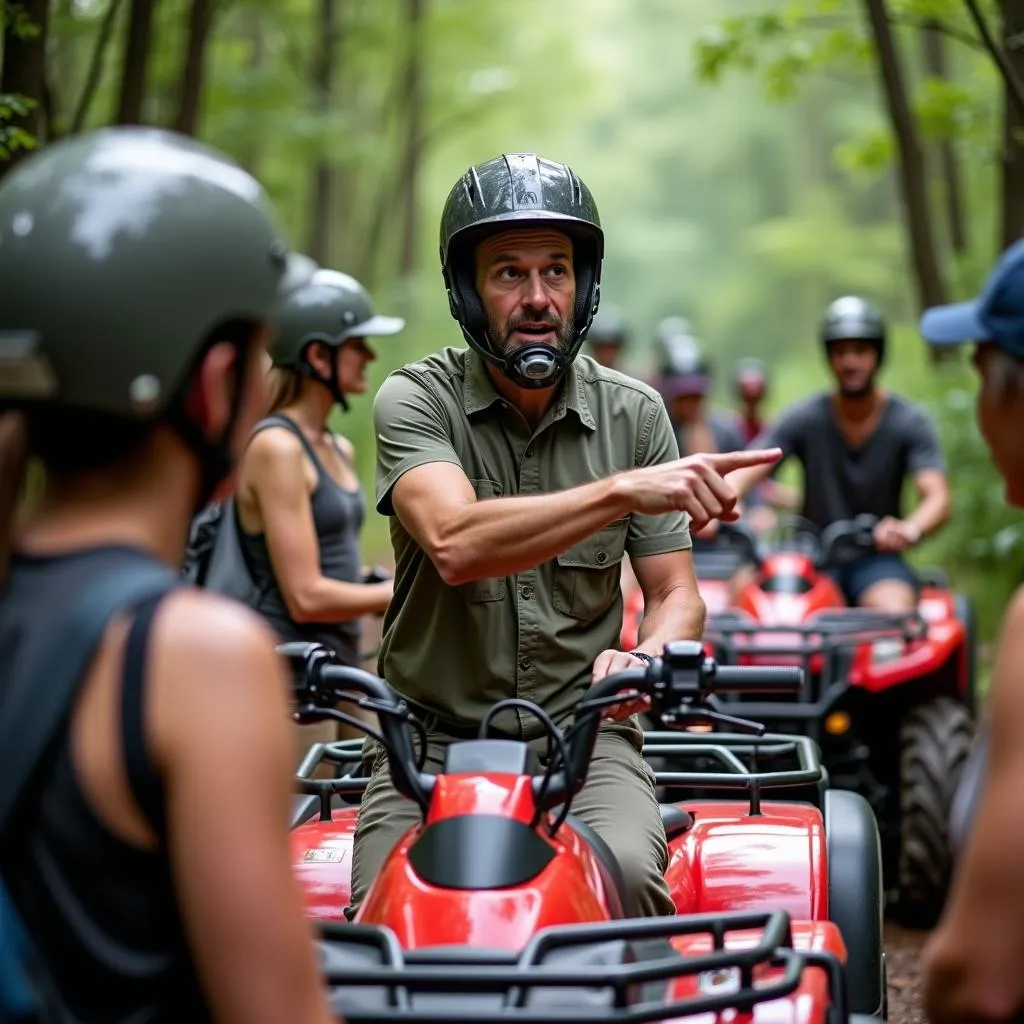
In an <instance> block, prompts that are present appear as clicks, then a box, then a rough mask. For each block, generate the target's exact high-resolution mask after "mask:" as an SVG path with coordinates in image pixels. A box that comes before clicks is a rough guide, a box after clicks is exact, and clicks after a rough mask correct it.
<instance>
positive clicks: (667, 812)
mask: <svg viewBox="0 0 1024 1024" xmlns="http://www.w3.org/2000/svg"><path fill="white" fill-rule="evenodd" d="M659 806H660V807H661V823H662V825H664V826H665V838H666V839H667V840H668V841H669V842H672V840H673V839H675V838H676V837H677V836H681V835H682V834H683V833H684V832H689V831H690V829H691V828H692V827H693V815H692V814H691V813H690V812H689V811H687V810H684V809H683V808H682V807H677V806H676V805H675V804H660V805H659Z"/></svg>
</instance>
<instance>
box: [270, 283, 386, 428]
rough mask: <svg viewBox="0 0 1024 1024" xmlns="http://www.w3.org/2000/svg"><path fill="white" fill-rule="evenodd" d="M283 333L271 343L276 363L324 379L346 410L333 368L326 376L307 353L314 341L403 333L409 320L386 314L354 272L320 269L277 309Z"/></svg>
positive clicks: (339, 342)
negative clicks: (318, 371) (375, 304)
mask: <svg viewBox="0 0 1024 1024" xmlns="http://www.w3.org/2000/svg"><path fill="white" fill-rule="evenodd" d="M276 319H277V323H278V327H279V328H280V333H279V334H278V336H277V340H276V341H275V342H274V344H273V345H272V346H271V348H270V356H271V359H273V362H274V365H275V366H282V367H286V368H288V369H292V370H296V371H298V372H299V373H302V374H305V375H306V376H308V377H312V378H313V379H314V380H318V381H319V382H320V383H321V384H323V385H324V386H325V387H326V388H327V389H328V390H329V391H330V392H331V395H332V396H333V397H334V399H335V400H336V401H337V402H338V403H339V404H340V405H341V407H342V408H343V409H346V410H347V409H348V402H347V401H346V399H345V395H344V392H342V390H341V387H340V385H339V383H338V378H337V368H336V367H333V368H332V370H331V375H330V377H329V378H327V379H326V380H325V379H323V378H322V377H320V375H319V374H318V373H317V372H316V371H315V370H314V369H313V367H312V366H311V365H310V364H309V361H308V360H307V358H306V354H307V351H308V349H309V346H310V345H312V344H313V343H314V342H322V343H323V344H325V345H329V346H331V347H332V348H333V347H336V346H340V345H343V344H344V343H345V342H346V341H348V340H349V339H350V338H369V337H383V336H386V335H391V334H397V333H398V332H399V331H401V330H402V328H403V327H405V321H404V320H403V319H402V318H401V317H397V316H380V315H379V314H378V313H377V312H376V311H375V310H374V308H373V302H372V300H371V299H370V295H369V293H368V292H367V290H366V289H365V288H364V287H363V286H362V284H360V283H359V282H358V281H357V280H356V279H355V278H354V277H350V276H349V275H348V274H342V273H340V272H339V271H337V270H326V269H322V270H317V271H316V273H315V274H313V276H312V278H310V280H309V281H308V282H307V283H306V284H304V285H303V286H302V287H301V288H296V289H295V290H294V291H292V292H290V293H289V294H288V295H287V296H285V298H284V300H283V301H282V302H281V305H280V308H279V309H278V312H277V317H276Z"/></svg>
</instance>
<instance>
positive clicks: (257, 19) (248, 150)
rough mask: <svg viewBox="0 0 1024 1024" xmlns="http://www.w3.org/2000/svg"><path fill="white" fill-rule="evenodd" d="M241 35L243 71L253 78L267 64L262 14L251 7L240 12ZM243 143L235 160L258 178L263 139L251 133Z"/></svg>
mask: <svg viewBox="0 0 1024 1024" xmlns="http://www.w3.org/2000/svg"><path fill="white" fill-rule="evenodd" d="M242 25H243V30H242V31H243V35H244V37H245V39H246V40H247V42H248V44H249V52H248V55H247V57H246V61H245V69H246V71H248V72H249V74H251V75H252V76H253V77H256V76H260V75H262V74H263V70H264V68H265V67H266V63H267V40H266V35H265V33H264V25H263V12H262V10H261V9H260V8H259V7H257V6H255V5H251V6H248V7H245V8H244V9H243V10H242ZM247 134H249V139H248V140H247V141H246V142H245V143H241V142H240V143H239V146H238V148H237V150H236V151H235V158H236V159H237V160H238V162H239V164H241V166H242V167H244V168H245V169H246V170H247V171H248V172H249V173H250V174H251V175H253V176H254V177H256V178H258V177H259V164H260V157H261V156H262V154H263V146H262V142H263V139H262V137H261V136H260V134H259V132H257V131H253V132H251V133H247Z"/></svg>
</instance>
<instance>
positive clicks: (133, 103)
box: [116, 0, 157, 124]
mask: <svg viewBox="0 0 1024 1024" xmlns="http://www.w3.org/2000/svg"><path fill="white" fill-rule="evenodd" d="M156 4H157V0H131V8H130V10H129V14H128V34H127V37H126V39H125V48H124V66H123V68H122V71H121V91H120V95H119V97H118V104H117V119H116V123H117V124H142V123H143V120H142V113H143V106H144V104H145V102H146V69H147V67H148V65H149V50H150V41H151V39H152V35H153V12H154V10H155V9H156Z"/></svg>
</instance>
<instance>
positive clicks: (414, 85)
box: [398, 0, 427, 277]
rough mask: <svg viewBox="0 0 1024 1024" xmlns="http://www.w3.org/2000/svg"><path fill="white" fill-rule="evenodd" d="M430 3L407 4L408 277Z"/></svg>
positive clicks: (402, 261)
mask: <svg viewBox="0 0 1024 1024" xmlns="http://www.w3.org/2000/svg"><path fill="white" fill-rule="evenodd" d="M426 6H427V0H406V3H405V17H406V29H407V43H406V45H407V50H406V64H405V75H404V79H405V81H404V87H403V95H404V96H405V103H406V108H405V141H404V147H403V156H402V243H401V244H402V248H401V252H400V256H399V265H398V269H399V273H400V275H401V276H402V277H407V276H408V275H409V274H411V273H412V271H413V269H414V268H415V266H416V242H417V232H416V226H417V224H416V222H417V217H418V214H419V203H418V198H419V177H420V162H421V161H420V157H421V155H422V148H423V106H424V103H423V22H424V16H425V14H426Z"/></svg>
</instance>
